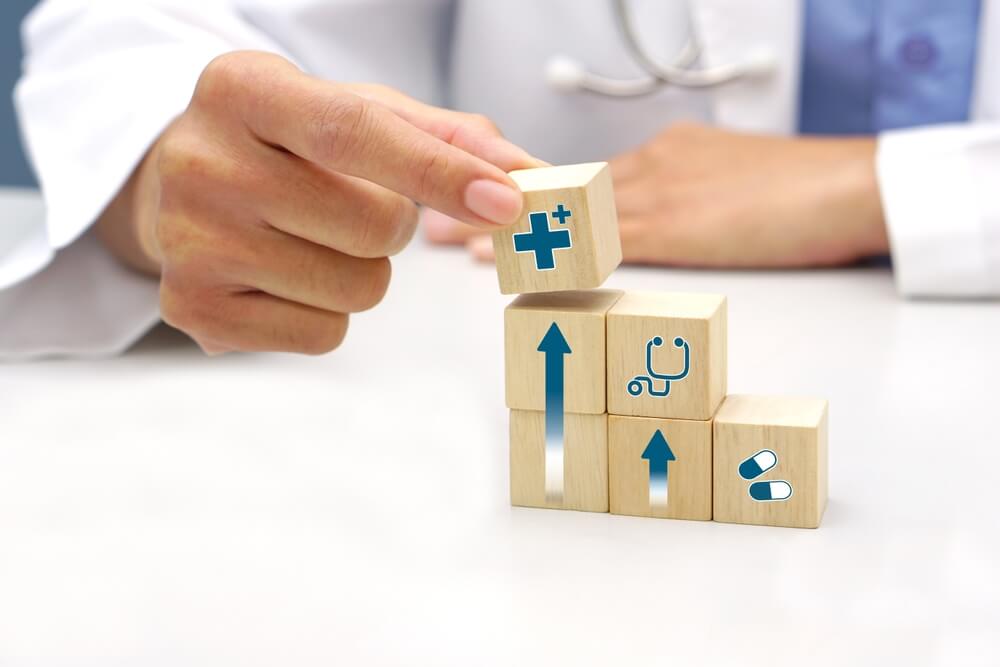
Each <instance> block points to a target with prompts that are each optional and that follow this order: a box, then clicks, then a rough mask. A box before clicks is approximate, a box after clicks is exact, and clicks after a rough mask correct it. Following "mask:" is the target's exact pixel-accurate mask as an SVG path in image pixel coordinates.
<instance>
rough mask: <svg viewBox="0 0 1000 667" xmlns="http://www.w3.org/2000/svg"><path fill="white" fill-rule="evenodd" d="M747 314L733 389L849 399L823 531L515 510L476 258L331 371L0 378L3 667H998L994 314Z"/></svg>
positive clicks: (78, 366)
mask: <svg viewBox="0 0 1000 667" xmlns="http://www.w3.org/2000/svg"><path fill="white" fill-rule="evenodd" d="M608 286H610V287H618V288H625V289H633V288H640V289H662V290H684V291H712V292H722V293H725V294H727V295H728V296H729V298H730V300H729V309H730V313H729V314H730V318H729V320H730V329H729V340H730V354H729V356H730V368H729V385H730V391H731V392H733V393H736V392H740V393H777V394H803V395H814V396H820V397H826V398H828V399H829V400H830V405H831V442H830V464H831V469H830V495H831V498H830V505H829V508H828V510H827V513H826V517H825V519H824V522H823V525H822V527H821V528H819V529H818V530H795V529H784V528H763V527H755V526H737V525H725V524H716V523H711V522H708V523H702V522H688V521H665V520H657V519H639V518H628V517H619V516H611V515H607V514H584V513H574V512H558V511H545V510H531V509H518V508H511V507H510V506H509V505H508V494H507V426H506V415H507V413H506V409H505V407H504V403H503V373H502V371H503V358H502V354H503V348H502V335H503V334H502V310H503V307H504V305H505V303H506V302H507V301H508V299H507V298H506V297H502V296H500V295H499V294H498V290H497V286H496V277H495V275H494V272H493V269H492V268H491V267H488V266H476V265H473V264H472V263H471V262H470V261H469V260H468V259H467V258H466V257H465V255H464V254H463V253H462V252H459V251H455V250H448V249H444V250H442V249H432V248H429V247H426V246H425V245H424V244H423V243H421V242H417V243H416V244H415V245H414V247H412V248H411V249H410V250H408V251H407V252H406V253H405V254H404V255H403V256H401V257H399V258H398V260H397V261H396V262H395V263H394V282H393V286H392V288H391V290H390V293H389V295H388V297H387V298H386V300H385V302H384V303H383V304H382V305H381V306H380V307H379V308H377V309H376V310H374V311H372V312H370V313H365V314H362V315H360V316H358V317H356V318H355V319H354V320H353V322H352V325H351V331H350V334H349V336H348V339H347V341H346V343H345V345H344V346H343V347H342V348H341V349H340V350H338V351H337V352H335V353H333V354H330V355H328V356H325V357H321V358H307V357H296V356H288V355H276V354H275V355H265V354H260V355H231V356H226V357H223V358H219V359H208V358H205V357H203V356H202V355H201V353H200V352H199V351H198V350H197V349H196V348H194V347H193V346H192V345H191V344H189V343H187V341H186V339H184V338H183V337H182V336H181V335H179V334H177V333H175V332H172V331H170V330H167V329H160V330H157V331H156V332H154V333H153V334H152V335H151V336H149V337H147V339H145V340H144V341H143V342H142V343H140V345H139V346H138V347H137V348H136V349H134V350H133V351H132V352H130V353H129V354H127V355H125V356H123V357H121V358H117V359H111V360H105V361H73V360H53V361H45V362H37V363H30V364H16V365H6V366H0V665H3V666H4V667H10V666H18V667H20V666H21V665H32V666H34V665H74V666H78V665H100V666H101V667H107V666H109V665H171V666H175V665H179V664H187V665H190V664H199V665H212V666H213V667H215V666H218V665H227V664H238V665H268V666H273V665H295V666H296V667H300V666H302V665H330V664H337V665H383V664H384V665H461V666H463V667H468V666H473V665H476V666H478V665H520V664H524V665H601V666H607V665H631V664H649V663H650V662H652V661H658V662H659V664H663V665H685V666H687V665H758V664H759V665H769V666H773V665H810V666H813V665H845V664H851V665H855V664H878V663H879V662H880V661H881V660H886V661H887V662H886V663H885V664H905V665H908V666H909V665H924V664H937V665H980V664H981V665H996V664H1000V639H998V635H1000V633H998V632H997V628H1000V575H998V568H1000V520H998V512H1000V493H998V489H1000V447H998V445H1000V437H998V435H997V425H996V417H995V415H996V409H997V401H998V396H1000V392H998V389H997V382H998V378H1000V354H998V352H997V345H998V341H1000V306H998V304H996V303H988V302H978V303H977V302H969V303H933V302H930V303H928V302H924V303H919V302H906V301H902V300H900V299H899V298H898V297H897V296H896V294H895V292H894V289H893V285H892V278H891V275H890V273H889V272H888V271H887V270H885V269H877V268H868V269H850V270H841V271H813V272H777V273H764V272H761V273H754V272H689V271H673V270H669V271H668V270H660V269H643V268H623V269H620V270H619V271H618V272H617V273H616V274H615V275H614V276H613V277H612V278H611V279H610V280H609V281H608Z"/></svg>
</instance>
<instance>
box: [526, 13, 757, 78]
mask: <svg viewBox="0 0 1000 667" xmlns="http://www.w3.org/2000/svg"><path fill="white" fill-rule="evenodd" d="M611 4H612V7H613V8H614V13H615V19H616V21H617V23H618V29H619V31H620V32H621V34H622V41H623V42H624V44H625V47H626V48H627V49H628V51H629V53H630V55H631V56H632V58H633V59H635V62H636V63H637V64H638V65H639V66H640V67H641V68H642V69H643V70H645V71H646V72H647V73H648V74H649V76H647V77H642V78H638V79H614V78H611V77H607V76H601V75H600V74H594V73H593V72H589V71H587V69H586V68H585V67H584V66H583V65H582V64H580V63H579V62H577V61H576V60H573V59H572V58H570V57H569V56H565V55H557V56H553V57H552V58H551V59H550V60H549V62H548V65H547V67H546V71H545V75H546V78H547V79H548V82H549V84H550V85H551V86H552V87H554V88H556V89H557V90H562V91H564V92H577V91H586V92H590V93H597V94H599V95H606V96H608V97H638V96H640V95H648V94H649V93H654V92H656V91H657V90H660V89H661V88H663V87H664V86H678V87H681V88H713V87H715V86H721V85H723V84H726V83H730V82H732V81H736V80H738V79H746V78H750V77H755V76H762V75H765V74H770V73H771V72H773V71H774V69H775V66H776V62H775V59H774V55H773V54H772V53H771V51H770V50H761V51H759V52H758V53H755V54H751V55H750V56H749V57H748V58H747V59H746V60H745V61H744V62H742V63H727V64H725V65H717V66H715V67H705V68H695V66H694V65H695V62H696V61H697V60H698V57H699V56H700V55H701V53H702V51H703V47H702V44H701V42H700V41H699V39H698V37H697V35H696V34H695V33H694V32H693V31H692V32H691V36H690V37H689V38H688V41H687V43H686V44H685V45H684V46H683V47H682V48H681V50H680V52H679V53H678V54H677V55H676V56H675V57H674V60H673V62H671V63H669V64H663V63H661V62H659V61H657V59H656V58H654V57H652V56H651V55H650V54H649V51H648V50H646V48H645V47H644V46H643V44H642V42H641V41H640V40H639V36H638V34H637V33H636V31H635V26H634V24H633V22H632V16H631V12H630V11H629V6H628V2H627V0H612V2H611Z"/></svg>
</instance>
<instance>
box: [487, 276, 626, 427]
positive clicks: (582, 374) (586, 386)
mask: <svg viewBox="0 0 1000 667" xmlns="http://www.w3.org/2000/svg"><path fill="white" fill-rule="evenodd" d="M621 295H622V293H621V292H619V291H616V290H589V291H572V292H547V293H543V294H523V295H521V296H519V297H518V298H516V299H515V300H514V301H513V302H512V303H511V304H510V305H509V306H507V309H506V310H505V311H504V352H505V355H504V356H505V362H506V378H507V380H506V381H507V407H508V408H512V409H517V410H544V409H545V363H546V361H545V360H546V353H545V352H544V351H541V350H539V347H540V344H541V341H542V339H543V338H544V337H545V336H546V334H547V333H548V332H549V329H550V328H551V327H552V325H553V324H555V325H556V326H557V327H558V328H559V332H560V333H561V335H562V336H563V338H564V339H565V341H566V344H567V346H568V347H569V349H570V352H569V354H566V355H564V368H565V370H564V382H563V384H564V386H565V398H564V402H565V410H566V411H567V412H585V413H590V414H601V413H603V412H606V411H607V410H606V409H605V399H606V396H607V392H606V390H605V382H606V372H605V364H606V362H607V348H606V345H605V340H606V325H605V315H606V314H607V312H608V309H609V308H611V306H613V305H614V304H615V302H616V301H617V300H618V299H619V298H620V297H621Z"/></svg>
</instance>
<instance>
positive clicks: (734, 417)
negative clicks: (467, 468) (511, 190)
mask: <svg viewBox="0 0 1000 667" xmlns="http://www.w3.org/2000/svg"><path fill="white" fill-rule="evenodd" d="M511 177H512V178H513V179H514V180H515V181H516V182H517V183H518V185H519V186H520V187H521V189H522V191H523V192H524V198H525V206H524V212H523V213H522V215H521V219H520V220H518V221H517V223H515V224H514V225H512V226H511V227H508V228H505V229H503V230H500V231H497V232H495V233H494V234H493V246H494V250H495V251H496V256H497V273H498V278H499V283H500V288H501V292H503V293H505V294H509V293H517V292H520V293H521V294H520V296H518V297H517V298H515V299H514V301H513V302H511V304H510V305H509V306H507V308H506V310H505V312H504V356H505V381H506V392H505V393H506V402H507V407H508V408H509V409H510V499H511V504H513V505H518V506H526V507H542V508H548V509H563V510H584V511H589V512H611V513H612V514H627V515H632V516H643V517H656V518H661V519H694V520H701V521H710V520H715V521H724V522H730V523H745V524H758V525H766V526H789V527H796V528H817V527H819V525H820V522H821V520H822V518H823V511H824V509H825V508H826V500H827V457H828V453H827V452H828V443H827V422H828V406H827V402H826V401H825V400H822V399H815V398H795V397H772V396H750V395H730V396H727V395H726V362H727V359H726V355H727V342H726V336H727V332H726V305H727V304H726V297H725V296H723V295H719V294H690V293H678V292H621V291H617V290H608V289H599V287H600V285H601V284H602V283H603V282H604V281H605V280H606V279H607V277H608V276H609V275H610V274H611V273H612V272H613V271H614V269H615V268H616V267H617V266H618V265H619V264H620V263H621V242H620V240H619V237H618V220H617V216H616V213H615V208H614V193H613V191H612V185H611V174H610V171H609V169H608V166H607V164H606V163H603V162H602V163H591V164H583V165H569V166H556V167H543V168H539V169H526V170H521V171H515V172H512V173H511Z"/></svg>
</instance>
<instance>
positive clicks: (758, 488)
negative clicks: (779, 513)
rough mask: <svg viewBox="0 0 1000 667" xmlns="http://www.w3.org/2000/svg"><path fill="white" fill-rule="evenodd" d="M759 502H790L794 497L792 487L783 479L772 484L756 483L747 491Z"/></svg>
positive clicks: (771, 482)
mask: <svg viewBox="0 0 1000 667" xmlns="http://www.w3.org/2000/svg"><path fill="white" fill-rule="evenodd" d="M747 491H748V492H749V493H750V497H751V498H753V499H754V500H756V501H757V502H762V503H763V502H768V501H776V500H788V499H789V498H791V497H792V485H791V484H789V483H788V482H786V481H785V480H783V479H778V480H774V481H770V482H754V483H753V484H751V485H750V488H749V489H748V490H747Z"/></svg>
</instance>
